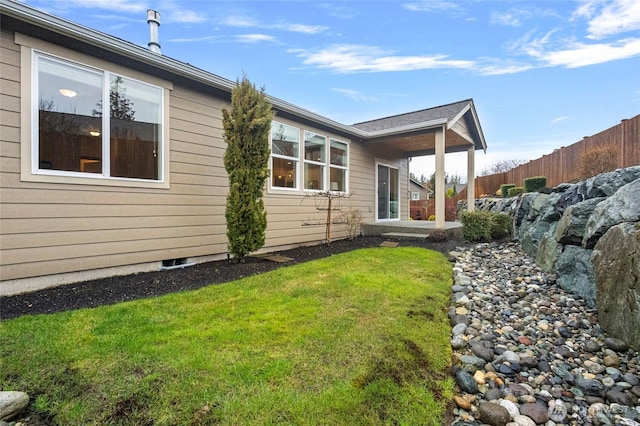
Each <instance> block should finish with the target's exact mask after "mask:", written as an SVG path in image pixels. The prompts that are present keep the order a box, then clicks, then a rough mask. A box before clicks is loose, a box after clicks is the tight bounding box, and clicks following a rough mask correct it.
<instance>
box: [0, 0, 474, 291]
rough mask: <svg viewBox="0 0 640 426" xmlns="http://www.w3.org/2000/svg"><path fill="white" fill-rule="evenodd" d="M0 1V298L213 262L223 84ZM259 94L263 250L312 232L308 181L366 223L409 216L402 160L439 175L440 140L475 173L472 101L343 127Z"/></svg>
mask: <svg viewBox="0 0 640 426" xmlns="http://www.w3.org/2000/svg"><path fill="white" fill-rule="evenodd" d="M0 13H1V17H0V19H1V22H0V62H1V63H0V71H1V75H0V79H1V81H0V83H1V85H0V96H1V98H0V99H1V102H0V109H1V111H0V113H1V117H0V126H1V129H0V164H1V165H2V166H1V167H0V185H1V188H0V190H1V196H0V201H1V203H2V204H1V206H0V209H1V210H0V217H1V223H0V249H1V254H0V279H1V280H2V283H1V284H0V294H13V293H18V292H24V291H31V290H35V289H39V288H44V287H47V286H52V285H58V284H62V283H69V282H74V281H81V280H85V279H90V278H99V277H103V276H110V275H117V274H126V273H133V272H141V271H149V270H157V269H158V268H159V267H160V266H161V265H162V264H165V265H176V264H177V265H184V264H190V263H194V262H204V261H210V260H218V259H222V258H225V257H226V256H227V238H226V224H225V217H224V211H225V205H226V195H227V189H228V181H227V174H226V171H225V168H224V165H223V155H224V151H225V142H224V140H223V127H222V112H221V110H222V108H224V107H229V105H230V94H231V91H232V89H233V88H234V87H235V82H232V81H230V80H226V79H224V78H221V77H219V76H217V75H215V74H212V73H210V72H207V71H204V70H201V69H198V68H196V67H194V66H191V65H189V64H186V63H184V62H180V61H178V60H175V59H172V58H169V57H166V56H164V55H162V54H161V53H160V51H159V49H158V46H159V44H158V42H157V40H153V39H152V40H151V41H150V48H149V49H147V48H144V47H140V46H138V45H135V44H132V43H129V42H127V41H124V40H122V39H119V38H116V37H112V36H110V35H108V34H104V33H101V32H98V31H95V30H92V29H90V28H87V27H84V26H81V25H77V24H75V23H73V22H69V21H67V20H64V19H61V18H58V17H55V16H52V15H50V14H47V13H44V12H42V11H39V10H36V9H33V8H31V7H29V6H28V5H26V4H24V3H20V2H15V1H12V0H0ZM148 15H149V16H148V18H149V22H150V23H151V25H152V27H151V34H152V36H153V33H154V27H153V25H154V24H157V20H158V19H159V16H158V15H157V14H156V13H155V12H153V11H149V14H148ZM155 30H156V33H157V28H155ZM269 101H270V102H271V103H272V105H273V108H274V110H275V112H276V117H275V119H274V121H273V123H272V130H271V144H272V145H271V151H272V154H271V162H270V166H271V178H270V180H269V182H268V185H267V187H266V189H265V197H264V202H265V207H266V209H267V214H268V226H267V230H266V244H265V247H264V248H263V251H273V250H280V249H286V248H290V247H294V246H299V245H309V244H316V243H320V242H322V241H323V240H324V238H325V229H324V227H323V226H303V225H304V224H305V223H307V224H308V223H312V222H313V221H314V220H316V222H318V221H319V220H318V219H322V217H323V216H324V214H323V213H322V211H321V208H322V206H319V205H318V203H319V202H320V201H321V199H318V198H317V197H316V198H314V197H309V196H308V195H309V194H313V193H316V192H314V191H329V190H330V191H338V192H343V193H345V194H352V196H351V197H349V198H343V199H341V200H340V201H341V208H342V209H358V210H359V211H360V212H361V214H362V215H363V218H364V220H365V221H368V222H375V221H402V220H408V218H409V208H408V206H409V199H408V198H409V197H408V195H407V194H408V193H409V171H408V169H409V161H410V158H411V157H414V156H420V155H433V154H436V159H437V160H436V165H437V174H438V173H439V176H440V177H441V178H443V176H444V153H445V152H456V151H467V152H468V153H469V155H468V157H469V167H470V169H471V170H473V154H474V152H475V150H478V149H485V148H486V143H485V140H484V137H483V135H482V130H481V128H480V122H479V120H478V117H477V114H476V111H475V106H474V104H473V101H472V100H471V99H468V100H464V101H460V102H456V103H452V104H449V105H444V106H439V107H436V108H429V109H425V110H422V111H417V112H412V113H409V114H402V115H398V116H394V117H386V118H383V119H380V120H374V121H370V122H366V123H359V124H356V125H345V124H341V123H337V122H335V121H333V120H331V119H329V118H326V117H322V116H320V115H317V114H314V113H313V112H310V111H307V110H304V109H302V108H300V107H298V106H296V105H292V104H290V103H287V102H285V101H283V100H280V99H276V98H273V97H269ZM107 104H109V111H110V113H109V114H105V113H103V110H104V111H106V110H107ZM469 175H470V176H473V175H474V174H473V172H472V173H470V174H469ZM443 186H444V185H440V187H443ZM470 193H471V194H473V191H470ZM440 195H441V194H436V200H439V199H440V198H442V206H444V201H443V200H444V198H443V197H444V196H443V195H442V197H440ZM470 205H473V203H470ZM442 208H443V207H442ZM439 219H440V220H442V221H443V220H444V215H441V218H439ZM332 234H333V238H341V237H344V236H346V230H343V229H340V227H338V226H336V227H334V229H332Z"/></svg>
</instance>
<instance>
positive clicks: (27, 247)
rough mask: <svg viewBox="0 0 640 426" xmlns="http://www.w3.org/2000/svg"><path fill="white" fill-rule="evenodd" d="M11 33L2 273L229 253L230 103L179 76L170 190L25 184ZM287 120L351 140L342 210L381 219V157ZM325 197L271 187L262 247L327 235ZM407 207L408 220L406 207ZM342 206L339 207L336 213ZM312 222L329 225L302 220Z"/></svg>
mask: <svg viewBox="0 0 640 426" xmlns="http://www.w3.org/2000/svg"><path fill="white" fill-rule="evenodd" d="M13 40H14V35H13V34H12V33H9V32H7V31H2V33H1V37H0V71H1V74H0V76H1V77H0V101H1V103H0V109H1V117H0V137H1V139H0V188H1V193H0V280H2V281H11V282H12V284H11V285H12V286H14V287H15V283H16V282H17V281H15V280H19V279H22V278H29V277H44V276H52V280H53V281H52V282H51V283H49V284H58V283H59V282H55V280H56V279H58V280H60V279H62V278H60V277H65V278H64V279H65V280H69V279H71V280H73V273H76V272H81V271H98V270H100V269H102V268H107V269H109V268H118V267H125V266H130V265H146V266H147V269H148V265H149V264H150V263H152V262H156V263H157V266H159V265H160V262H161V261H162V260H164V259H176V258H187V259H189V260H195V261H199V260H206V259H213V258H223V257H225V256H226V253H227V238H226V224H225V215H224V213H225V204H226V195H227V191H228V180H227V173H226V171H225V169H224V164H223V157H224V151H225V143H224V141H223V128H222V108H223V107H224V106H226V105H228V103H225V102H223V101H222V100H221V99H218V98H215V97H212V96H209V95H207V94H204V93H200V92H197V91H195V90H192V89H189V88H187V87H184V86H181V85H178V84H175V83H174V85H173V88H172V90H171V91H170V96H169V117H170V118H169V122H165V126H169V131H168V134H169V138H170V145H169V146H170V152H169V159H170V161H169V169H170V185H169V187H168V189H165V188H145V187H139V186H138V187H136V186H132V187H127V186H110V185H108V184H106V185H105V184H104V183H102V184H100V185H97V184H96V185H91V184H86V183H82V184H71V183H53V182H39V181H21V164H22V165H24V164H25V161H24V159H21V158H20V155H21V132H20V123H21V111H20V109H21V105H22V102H21V98H20V96H21V89H20V80H21V75H24V73H23V72H21V69H20V61H21V50H20V46H18V45H16V44H15V43H14V41H13ZM25 113H27V114H28V113H29V111H26V112H25ZM276 120H280V119H279V118H276ZM285 122H287V123H288V124H291V125H294V126H296V127H298V128H300V129H303V130H310V131H314V132H317V133H320V134H322V135H325V136H327V137H328V138H335V139H337V140H340V141H343V142H346V143H348V144H349V169H348V173H349V190H350V192H352V193H353V195H352V196H351V197H350V198H345V199H341V200H339V203H340V207H341V208H342V209H343V210H347V209H349V208H353V209H358V210H360V212H361V213H362V215H363V217H364V221H365V222H367V221H373V220H374V211H373V209H374V205H375V182H374V176H375V174H374V167H375V161H376V158H379V156H378V157H376V156H374V154H373V153H372V152H371V150H370V149H367V147H366V146H364V145H362V144H360V143H355V142H353V141H351V140H349V138H346V137H344V136H342V135H339V134H331V133H330V132H327V131H324V130H322V129H315V128H313V127H311V126H308V125H302V124H300V123H296V122H295V121H290V120H286V121H285ZM27 163H28V162H27ZM396 163H397V164H399V165H401V167H400V176H401V190H402V191H403V192H402V194H404V193H406V184H407V183H406V176H407V173H408V170H406V161H397V159H396ZM323 201H324V200H321V199H317V200H314V199H313V198H310V197H305V193H304V192H303V191H294V192H285V191H277V190H276V191H273V190H270V191H267V193H266V194H265V206H266V208H267V212H268V218H267V219H268V226H267V231H266V244H265V247H264V248H263V249H262V250H261V251H263V252H264V251H273V250H277V249H280V248H284V247H290V246H294V245H304V244H312V243H318V242H321V241H323V240H324V239H325V225H324V223H325V220H326V211H319V210H318V209H317V208H316V202H323ZM405 204H406V203H403V204H402V206H403V207H402V209H403V210H402V212H401V214H402V217H403V218H405V217H406V216H407V214H408V213H407V212H405V211H404V210H406V207H405ZM339 213H340V212H339V211H335V212H334V214H333V216H334V218H335V217H336V216H337V215H338V214H339ZM314 221H315V222H319V223H321V224H320V225H313V226H304V223H305V222H314ZM346 236H347V234H346V227H345V226H344V225H341V224H334V225H332V238H333V239H338V238H344V237H346ZM142 269H143V268H142V266H141V268H140V270H142ZM129 270H130V269H129ZM56 274H59V275H57V278H56ZM69 274H71V275H69ZM69 276H71V278H69ZM82 276H83V277H87V275H82ZM89 277H90V275H89ZM49 284H47V285H49ZM0 293H2V291H0Z"/></svg>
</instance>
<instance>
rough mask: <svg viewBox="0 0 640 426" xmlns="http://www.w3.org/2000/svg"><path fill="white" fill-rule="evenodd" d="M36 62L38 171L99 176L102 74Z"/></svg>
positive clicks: (41, 59)
mask: <svg viewBox="0 0 640 426" xmlns="http://www.w3.org/2000/svg"><path fill="white" fill-rule="evenodd" d="M37 61H38V62H37V65H38V145H39V146H38V168H39V169H51V170H65V171H72V172H85V173H102V138H101V137H100V136H101V133H102V118H101V115H100V113H99V111H98V108H99V107H100V105H101V99H102V74H101V73H98V72H94V71H91V70H88V69H82V68H79V67H76V66H73V65H71V64H65V63H62V62H57V61H53V60H50V59H47V58H43V57H39V58H37Z"/></svg>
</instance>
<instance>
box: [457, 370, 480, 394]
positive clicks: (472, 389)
mask: <svg viewBox="0 0 640 426" xmlns="http://www.w3.org/2000/svg"><path fill="white" fill-rule="evenodd" d="M456 382H457V383H458V385H459V386H460V388H461V389H462V390H463V391H465V392H467V393H470V394H476V393H478V384H477V383H476V381H475V380H474V379H473V376H472V375H471V373H469V372H468V371H464V370H458V371H456Z"/></svg>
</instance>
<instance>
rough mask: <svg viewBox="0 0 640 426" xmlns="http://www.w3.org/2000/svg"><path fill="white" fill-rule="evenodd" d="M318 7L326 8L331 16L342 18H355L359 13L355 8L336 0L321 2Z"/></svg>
mask: <svg viewBox="0 0 640 426" xmlns="http://www.w3.org/2000/svg"><path fill="white" fill-rule="evenodd" d="M318 7H319V8H320V9H321V10H324V11H325V12H326V13H328V14H329V16H333V17H334V18H340V19H353V18H354V17H355V16H357V15H358V14H359V13H358V12H357V11H356V9H355V8H352V7H347V6H344V5H343V4H338V3H335V2H328V3H327V2H325V3H319V4H318Z"/></svg>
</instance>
